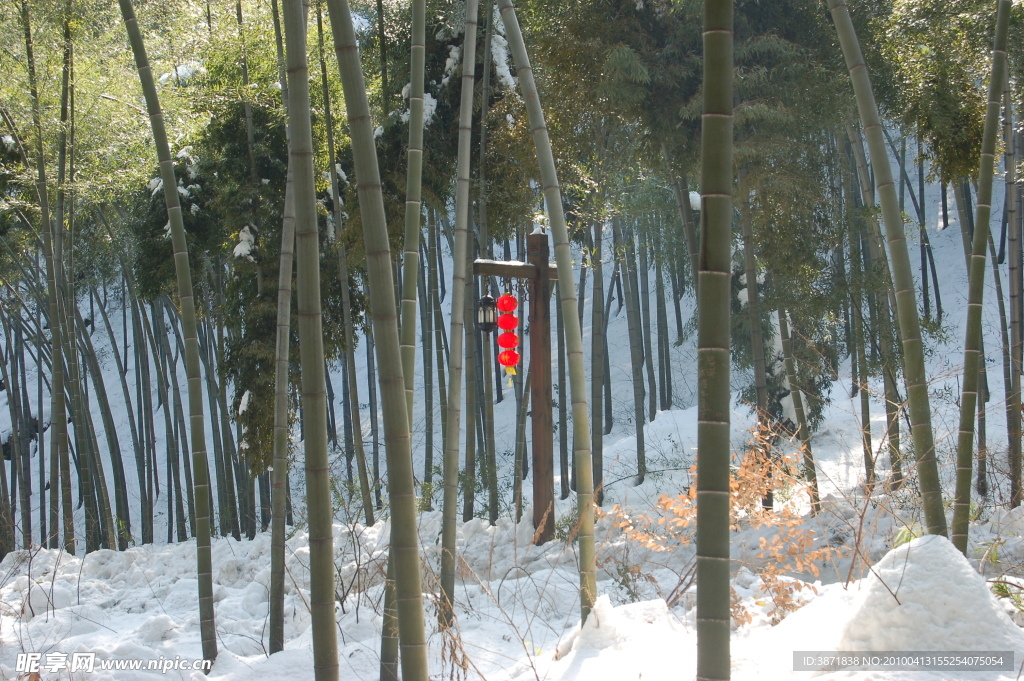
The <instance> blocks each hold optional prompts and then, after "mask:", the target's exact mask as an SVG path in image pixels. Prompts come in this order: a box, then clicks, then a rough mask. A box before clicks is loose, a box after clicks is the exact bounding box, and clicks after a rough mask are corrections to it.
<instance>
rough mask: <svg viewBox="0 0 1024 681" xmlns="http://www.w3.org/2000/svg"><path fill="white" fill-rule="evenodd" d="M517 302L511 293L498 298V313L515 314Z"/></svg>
mask: <svg viewBox="0 0 1024 681" xmlns="http://www.w3.org/2000/svg"><path fill="white" fill-rule="evenodd" d="M518 304H519V301H518V300H516V297H515V296H514V295H512V294H511V293H506V294H505V295H503V296H500V297H499V298H498V302H497V307H498V312H515V309H516V306H517V305H518Z"/></svg>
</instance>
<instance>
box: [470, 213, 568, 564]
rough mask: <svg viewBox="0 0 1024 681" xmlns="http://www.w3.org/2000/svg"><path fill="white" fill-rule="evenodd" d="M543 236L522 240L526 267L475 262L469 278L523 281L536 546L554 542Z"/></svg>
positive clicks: (551, 272) (547, 268) (549, 275)
mask: <svg viewBox="0 0 1024 681" xmlns="http://www.w3.org/2000/svg"><path fill="white" fill-rule="evenodd" d="M550 255H551V250H550V247H549V245H548V235H547V233H545V232H542V231H540V230H536V231H534V233H533V234H530V235H528V236H527V237H526V257H527V262H499V261H495V260H476V261H475V262H474V263H473V274H475V275H478V276H479V275H490V276H494V277H505V278H509V279H525V280H527V282H528V287H529V288H528V297H529V302H530V307H529V316H528V317H527V319H528V320H529V322H530V368H529V371H530V372H531V373H530V375H531V378H530V403H531V423H532V431H533V466H532V468H533V527H534V529H535V530H536V532H535V534H534V538H535V541H536V543H537V544H543V543H544V542H546V541H549V540H551V539H553V538H554V536H555V466H554V445H553V442H554V440H553V438H552V433H553V431H554V420H553V417H552V401H551V303H550V300H551V279H556V280H557V278H558V269H557V267H556V266H555V265H554V264H552V263H549V262H548V258H549V257H550Z"/></svg>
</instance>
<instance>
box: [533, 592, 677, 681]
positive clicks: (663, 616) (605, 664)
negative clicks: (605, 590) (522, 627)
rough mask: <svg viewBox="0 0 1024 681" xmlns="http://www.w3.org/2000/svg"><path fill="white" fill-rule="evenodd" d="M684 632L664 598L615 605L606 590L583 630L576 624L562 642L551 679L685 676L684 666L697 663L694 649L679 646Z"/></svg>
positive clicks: (620, 679)
mask: <svg viewBox="0 0 1024 681" xmlns="http://www.w3.org/2000/svg"><path fill="white" fill-rule="evenodd" d="M691 633H692V632H691ZM685 637H686V631H685V627H684V625H683V624H682V623H681V622H680V621H679V619H678V617H676V616H674V615H673V614H672V613H671V612H670V611H669V609H668V606H667V605H666V604H665V601H664V600H662V599H660V598H659V599H656V600H652V601H641V602H639V603H627V604H626V605H620V606H618V607H616V606H613V605H612V603H611V599H610V598H609V597H608V595H607V594H605V595H602V596H599V597H598V599H597V602H596V603H594V609H593V610H592V611H591V613H590V616H589V617H587V622H586V624H584V625H583V627H582V629H581V628H580V627H579V626H577V627H576V629H574V630H573V632H572V633H570V634H569V635H568V636H567V637H566V638H565V639H563V640H562V642H561V643H560V644H559V646H558V653H557V657H558V658H559V660H558V662H556V666H555V669H557V670H558V672H557V673H555V674H553V678H558V679H565V680H568V679H588V680H594V679H598V680H601V681H604V680H605V679H607V680H609V681H610V680H612V679H615V680H616V681H624V680H626V679H658V678H672V677H677V678H687V674H686V673H685V672H684V671H682V670H685V669H686V668H687V667H689V666H692V665H693V662H694V659H693V655H694V654H695V652H696V651H695V649H694V650H689V649H688V648H692V647H691V646H686V647H685V648H683V649H681V648H680V642H682V641H685V640H686V638H685ZM677 675H678V676H677Z"/></svg>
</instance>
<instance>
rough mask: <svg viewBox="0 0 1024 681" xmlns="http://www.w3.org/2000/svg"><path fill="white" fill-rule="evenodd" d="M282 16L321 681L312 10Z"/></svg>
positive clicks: (331, 635) (327, 577)
mask: <svg viewBox="0 0 1024 681" xmlns="http://www.w3.org/2000/svg"><path fill="white" fill-rule="evenodd" d="M283 14H284V32H285V41H286V44H287V47H286V59H287V67H288V128H289V130H290V133H291V139H290V144H289V148H288V167H289V169H291V170H292V182H293V197H294V205H295V244H296V248H295V250H296V263H295V264H296V272H297V277H296V279H297V290H298V315H299V357H300V363H301V366H302V419H303V442H304V445H305V454H306V500H307V501H306V508H307V510H308V514H309V544H310V547H309V565H310V610H311V612H312V625H313V671H314V675H315V678H316V679H317V681H327V680H328V679H337V678H338V634H337V624H336V622H335V619H334V597H335V594H334V531H333V513H332V504H331V484H330V464H329V462H328V459H327V403H326V400H327V398H326V390H327V382H326V379H325V378H324V373H325V372H324V347H323V327H322V318H321V306H320V248H319V243H318V232H317V217H316V187H315V178H314V175H313V172H314V171H313V153H314V152H313V133H312V125H311V122H310V106H309V77H308V73H309V68H308V65H307V61H306V12H305V8H304V7H303V4H302V2H301V0H286V2H285V3H284V12H283Z"/></svg>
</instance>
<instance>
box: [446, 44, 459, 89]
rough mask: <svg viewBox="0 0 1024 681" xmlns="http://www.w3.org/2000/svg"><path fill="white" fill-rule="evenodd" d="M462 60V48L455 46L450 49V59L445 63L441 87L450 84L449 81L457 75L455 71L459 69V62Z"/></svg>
mask: <svg viewBox="0 0 1024 681" xmlns="http://www.w3.org/2000/svg"><path fill="white" fill-rule="evenodd" d="M461 59H462V48H461V47H459V46H457V45H453V46H452V47H450V48H449V49H448V59H446V60H445V62H444V75H443V76H441V87H444V86H445V85H447V84H448V81H450V80H451V79H452V76H454V75H455V70H456V69H457V68H459V62H460V61H461Z"/></svg>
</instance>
